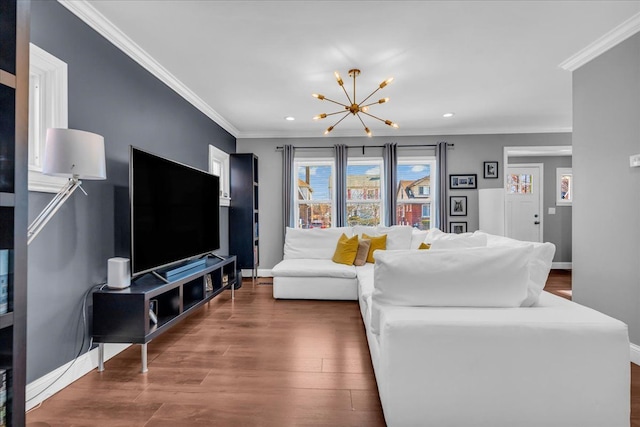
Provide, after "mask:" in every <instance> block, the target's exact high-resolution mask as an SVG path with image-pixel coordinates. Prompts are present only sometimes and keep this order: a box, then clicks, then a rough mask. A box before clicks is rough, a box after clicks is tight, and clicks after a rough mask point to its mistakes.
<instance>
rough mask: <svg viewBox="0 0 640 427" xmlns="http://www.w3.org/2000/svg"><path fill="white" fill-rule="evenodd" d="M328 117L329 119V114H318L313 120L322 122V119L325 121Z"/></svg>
mask: <svg viewBox="0 0 640 427" xmlns="http://www.w3.org/2000/svg"><path fill="white" fill-rule="evenodd" d="M326 117H327V114H326V113H322V114H318V115H317V116H315V117H314V118H313V120H320V119H324V118H326Z"/></svg>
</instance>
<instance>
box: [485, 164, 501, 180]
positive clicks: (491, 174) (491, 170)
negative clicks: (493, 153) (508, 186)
mask: <svg viewBox="0 0 640 427" xmlns="http://www.w3.org/2000/svg"><path fill="white" fill-rule="evenodd" d="M484 177H485V178H487V179H498V162H484Z"/></svg>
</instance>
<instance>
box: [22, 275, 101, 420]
mask: <svg viewBox="0 0 640 427" xmlns="http://www.w3.org/2000/svg"><path fill="white" fill-rule="evenodd" d="M106 286H107V284H106V283H101V284H99V285H94V286H92V287H90V288H89V289H88V290H87V291H86V292H85V294H84V295H83V297H82V342H81V343H80V350H78V353H77V354H76V356H75V357H74V358H73V360H72V361H71V364H70V365H69V366H68V367H67V369H65V370H64V372H63V373H61V374H60V375H59V376H58V377H57V378H56V379H55V380H53V381H52V382H51V383H50V384H49V385H48V386H46V387H45V388H43V389H42V390H40V391H39V392H38V393H36V394H35V395H34V396H31V398H29V399H27V401H26V402H27V403H28V402H30V401H32V400H33V399H35V398H36V397H38V396H40V395H41V394H42V393H44V392H45V391H47V390H48V389H49V388H50V387H51V386H53V385H54V384H55V383H56V382H58V380H59V379H60V378H62V377H63V376H64V375H65V374H66V373H67V372H69V369H71V367H72V366H73V365H74V363H76V361H77V360H78V358H79V357H80V356H81V355H82V349H83V348H84V343H85V337H86V336H87V333H88V329H89V328H88V326H87V299H88V297H89V295H91V294H92V293H93V292H94V291H96V290H99V291H101V290H103V289H104V288H105V287H106ZM92 345H93V337H91V338H90V340H89V347H88V348H87V351H90V350H91V346H92ZM41 405H42V402H40V403H39V404H38V405H36V406H34V407H33V408H31V409H29V410H28V411H27V413H29V412H31V411H33V410H35V409H38V408H39V407H40V406H41Z"/></svg>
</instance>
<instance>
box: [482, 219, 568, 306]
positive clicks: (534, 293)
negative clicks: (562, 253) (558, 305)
mask: <svg viewBox="0 0 640 427" xmlns="http://www.w3.org/2000/svg"><path fill="white" fill-rule="evenodd" d="M473 234H474V235H481V236H482V235H483V236H485V237H486V238H487V246H488V247H506V248H517V247H523V246H533V254H532V256H531V259H530V265H529V270H530V273H529V286H528V292H527V298H526V299H525V300H524V301H523V302H522V307H531V306H532V305H534V304H536V303H537V302H538V299H539V298H540V293H541V292H542V290H543V289H544V287H545V285H546V284H547V278H548V277H549V272H550V271H551V265H552V264H553V256H554V255H555V253H556V246H555V245H554V244H553V243H551V242H545V243H539V242H525V241H522V240H516V239H512V238H509V237H504V236H497V235H495V234H489V233H485V232H483V231H475V232H474V233H473Z"/></svg>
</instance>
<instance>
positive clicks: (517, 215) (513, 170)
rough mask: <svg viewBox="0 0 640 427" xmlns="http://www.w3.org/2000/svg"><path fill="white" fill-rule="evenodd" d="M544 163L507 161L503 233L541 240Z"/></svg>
mask: <svg viewBox="0 0 640 427" xmlns="http://www.w3.org/2000/svg"><path fill="white" fill-rule="evenodd" d="M542 169H543V165H542V164H539V163H536V164H526V165H520V164H518V165H509V166H508V167H507V183H506V185H507V188H506V194H505V232H506V233H505V234H506V236H507V237H511V238H512V239H518V240H525V241H529V242H542Z"/></svg>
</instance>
